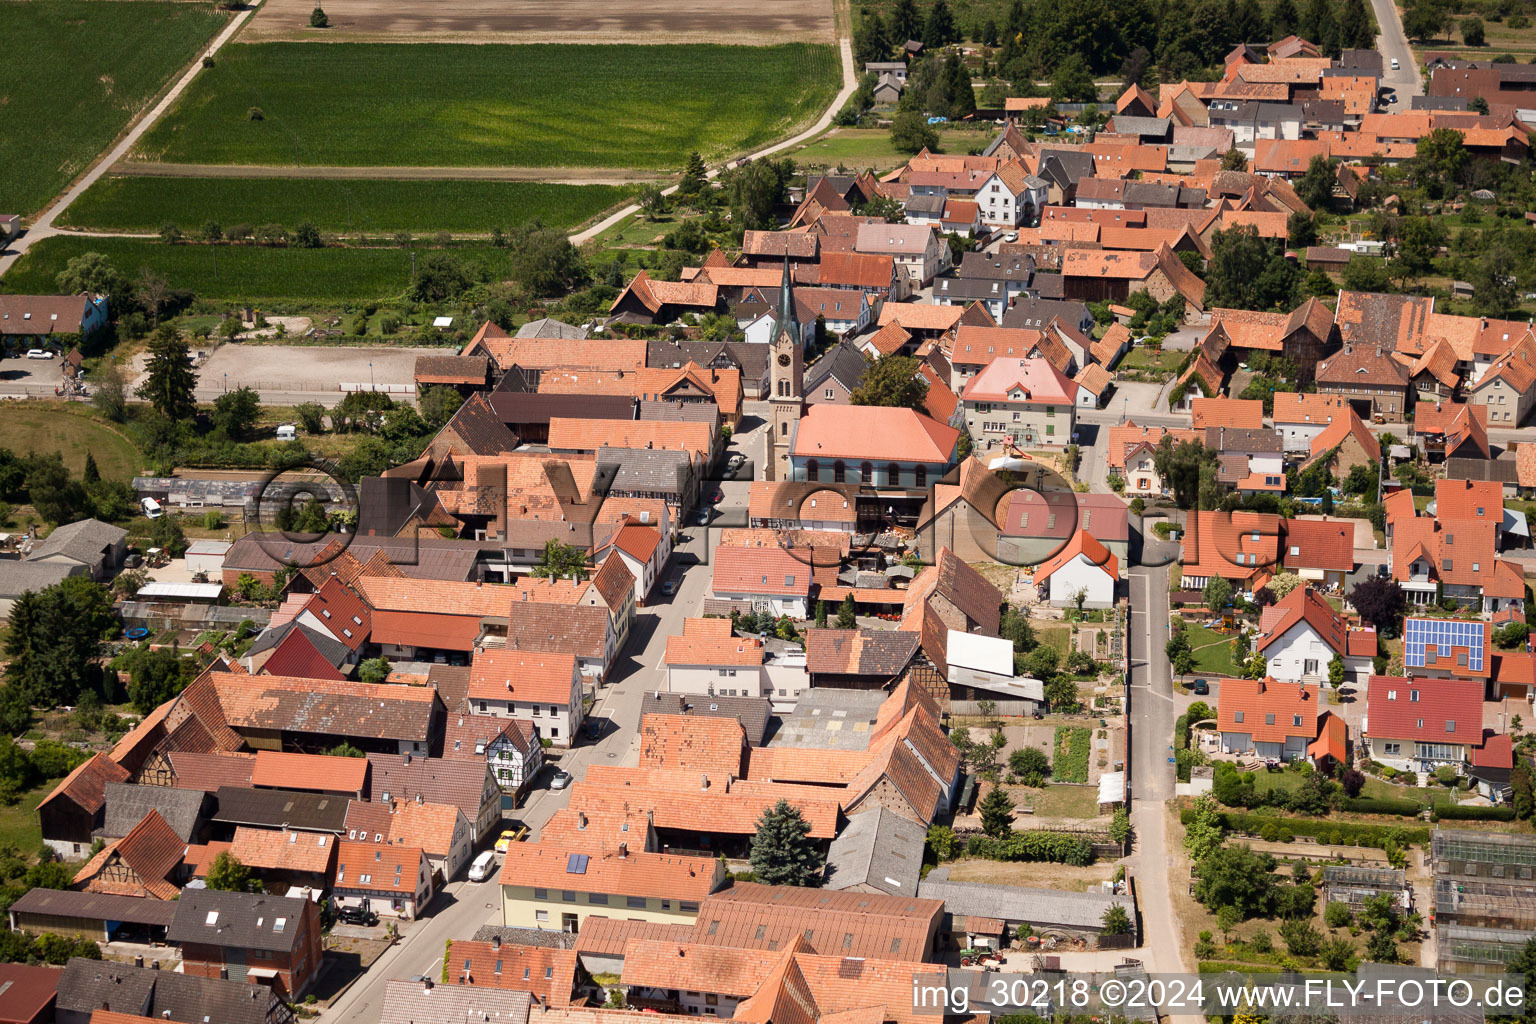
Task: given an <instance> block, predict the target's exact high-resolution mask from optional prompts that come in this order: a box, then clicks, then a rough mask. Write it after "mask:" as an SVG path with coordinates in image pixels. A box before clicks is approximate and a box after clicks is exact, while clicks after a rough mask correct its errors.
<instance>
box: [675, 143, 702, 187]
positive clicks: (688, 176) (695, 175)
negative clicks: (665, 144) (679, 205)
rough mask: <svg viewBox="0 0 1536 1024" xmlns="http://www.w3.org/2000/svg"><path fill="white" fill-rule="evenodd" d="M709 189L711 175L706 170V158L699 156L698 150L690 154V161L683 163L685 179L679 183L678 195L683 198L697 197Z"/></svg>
mask: <svg viewBox="0 0 1536 1024" xmlns="http://www.w3.org/2000/svg"><path fill="white" fill-rule="evenodd" d="M708 187H709V175H708V173H707V172H706V171H705V169H704V158H703V157H701V156H699V153H698V150H694V151H693V152H691V153H689V154H688V159H687V160H686V161H685V162H684V163H683V177H682V180H680V181H679V182H678V183H677V193H678V195H682V196H697V195H699V194H700V193H701V192H703V191H704V190H705V189H706V188H708Z"/></svg>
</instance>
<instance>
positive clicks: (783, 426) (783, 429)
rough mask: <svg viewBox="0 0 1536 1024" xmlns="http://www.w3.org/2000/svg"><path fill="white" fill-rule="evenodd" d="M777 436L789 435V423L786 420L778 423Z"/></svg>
mask: <svg viewBox="0 0 1536 1024" xmlns="http://www.w3.org/2000/svg"><path fill="white" fill-rule="evenodd" d="M779 436H780V437H788V436H789V424H788V423H787V422H786V423H780V424H779Z"/></svg>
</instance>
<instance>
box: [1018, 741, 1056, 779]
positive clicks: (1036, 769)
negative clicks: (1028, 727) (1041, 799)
mask: <svg viewBox="0 0 1536 1024" xmlns="http://www.w3.org/2000/svg"><path fill="white" fill-rule="evenodd" d="M1008 770H1009V771H1011V772H1013V774H1014V775H1015V776H1017V777H1018V780H1019V781H1020V782H1022V783H1023V784H1024V785H1026V786H1043V785H1045V780H1046V778H1047V777H1048V776H1049V775H1050V774H1051V762H1050V759H1049V758H1047V757H1046V756H1045V751H1043V750H1041V749H1040V748H1038V747H1020V748H1019V749H1017V750H1015V751H1014V752H1013V753H1011V754H1009V755H1008Z"/></svg>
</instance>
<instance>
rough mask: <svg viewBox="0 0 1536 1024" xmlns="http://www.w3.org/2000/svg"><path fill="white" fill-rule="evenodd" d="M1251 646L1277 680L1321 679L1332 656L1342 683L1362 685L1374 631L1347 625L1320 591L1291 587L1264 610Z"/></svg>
mask: <svg viewBox="0 0 1536 1024" xmlns="http://www.w3.org/2000/svg"><path fill="white" fill-rule="evenodd" d="M1254 648H1255V649H1256V650H1257V651H1258V652H1259V653H1260V654H1262V655H1264V657H1265V658H1266V659H1267V660H1268V670H1269V674H1270V675H1271V676H1273V677H1274V678H1275V679H1276V680H1278V681H1280V682H1285V683H1322V682H1326V681H1327V680H1328V666H1329V663H1330V662H1332V661H1333V658H1334V656H1335V655H1338V656H1339V657H1342V658H1343V659H1344V679H1345V681H1346V682H1350V683H1360V684H1363V683H1365V682H1366V680H1368V679H1369V678H1370V676H1371V669H1372V662H1373V659H1374V658H1375V655H1376V631H1375V630H1370V629H1357V630H1352V629H1350V628H1349V627H1348V625H1347V624H1346V623H1345V621H1344V617H1343V616H1342V615H1340V614H1339V613H1338V612H1337V611H1335V610H1334V609H1333V606H1331V605H1330V604H1329V603H1328V602H1327V601H1325V600H1323V597H1322V595H1321V594H1319V593H1317V591H1315V590H1313V589H1312V588H1311V587H1297V588H1296V589H1295V590H1293V591H1291V592H1290V593H1289V594H1287V595H1285V597H1284V598H1282V599H1281V600H1279V601H1277V602H1276V603H1275V604H1273V605H1271V606H1269V607H1268V608H1265V609H1264V613H1263V615H1262V616H1261V618H1260V621H1259V640H1258V643H1256V644H1255V645H1254Z"/></svg>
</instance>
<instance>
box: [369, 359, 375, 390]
mask: <svg viewBox="0 0 1536 1024" xmlns="http://www.w3.org/2000/svg"><path fill="white" fill-rule="evenodd" d="M368 390H369V391H372V390H374V384H373V360H372V359H370V360H368Z"/></svg>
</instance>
